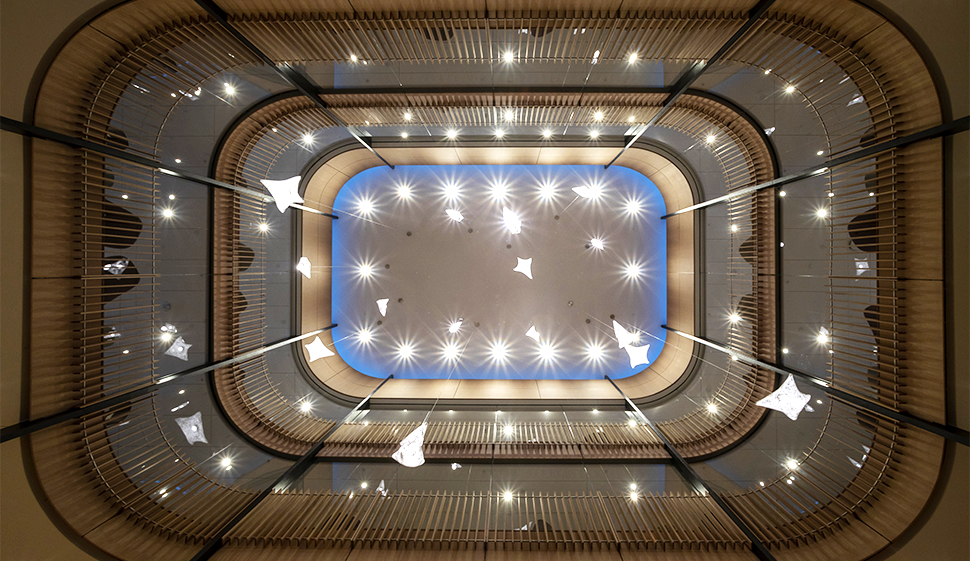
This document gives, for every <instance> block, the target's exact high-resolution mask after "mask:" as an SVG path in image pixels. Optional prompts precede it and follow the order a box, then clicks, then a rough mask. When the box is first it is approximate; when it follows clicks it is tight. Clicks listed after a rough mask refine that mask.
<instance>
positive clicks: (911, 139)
mask: <svg viewBox="0 0 970 561" xmlns="http://www.w3.org/2000/svg"><path fill="white" fill-rule="evenodd" d="M968 128H970V117H963V118H961V119H955V120H953V121H950V122H949V123H943V124H942V125H937V126H935V127H930V128H928V129H923V130H921V131H919V132H914V133H913V134H908V135H906V136H901V137H899V138H895V139H893V140H887V141H886V142H882V143H879V144H875V145H873V146H869V147H868V148H863V149H861V150H856V151H854V152H851V153H849V154H846V155H844V156H839V157H838V158H832V159H831V160H828V161H827V162H825V163H824V164H821V165H819V166H817V167H813V168H811V169H808V170H805V171H803V172H800V173H796V174H793V175H786V176H785V177H779V178H778V179H772V180H771V181H767V182H765V183H760V184H758V185H752V186H751V187H745V188H744V189H738V190H737V191H732V192H731V193H729V194H727V195H724V196H721V197H717V198H714V199H711V200H709V201H704V202H703V203H698V204H696V205H693V206H689V207H687V208H682V209H680V210H678V211H675V212H671V213H670V214H665V215H663V216H661V218H664V219H666V218H670V217H671V216H677V215H678V214H684V213H685V212H692V211H695V210H697V209H701V208H706V207H709V206H712V205H716V204H721V203H724V202H727V201H730V200H731V199H737V198H739V197H744V196H746V195H749V194H751V193H755V192H757V191H761V190H762V189H771V188H774V187H782V186H784V185H788V184H789V183H795V182H796V181H801V180H803V179H808V178H809V177H814V176H816V175H821V174H823V173H825V172H827V171H828V170H830V169H831V168H834V167H837V166H844V165H845V164H851V163H852V162H858V161H860V160H865V159H868V158H871V157H873V156H875V155H876V154H879V153H880V152H885V151H887V150H893V149H895V148H903V147H904V146H909V145H910V144H915V143H917V142H922V141H924V140H930V139H933V138H939V137H941V136H950V135H953V134H957V133H959V132H964V131H966V130H967V129H968Z"/></svg>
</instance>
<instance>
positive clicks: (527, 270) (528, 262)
mask: <svg viewBox="0 0 970 561" xmlns="http://www.w3.org/2000/svg"><path fill="white" fill-rule="evenodd" d="M516 259H518V260H519V264H518V265H516V266H515V268H514V269H512V270H513V271H516V272H518V273H522V274H523V275H525V276H527V277H529V279H530V280H531V279H532V258H531V257H530V258H528V259H522V258H521V257H516Z"/></svg>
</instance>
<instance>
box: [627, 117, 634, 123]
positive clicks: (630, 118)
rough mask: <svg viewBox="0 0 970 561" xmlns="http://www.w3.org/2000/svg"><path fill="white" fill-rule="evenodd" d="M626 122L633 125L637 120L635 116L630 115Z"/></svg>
mask: <svg viewBox="0 0 970 561" xmlns="http://www.w3.org/2000/svg"><path fill="white" fill-rule="evenodd" d="M626 120H627V122H628V123H632V122H633V121H635V120H636V118H635V117H634V116H633V115H630V116H629V117H627V119H626Z"/></svg>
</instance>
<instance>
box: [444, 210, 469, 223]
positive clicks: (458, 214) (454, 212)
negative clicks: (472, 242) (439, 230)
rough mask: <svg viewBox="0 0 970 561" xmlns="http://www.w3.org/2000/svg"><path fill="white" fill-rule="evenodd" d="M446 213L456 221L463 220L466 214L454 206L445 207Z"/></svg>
mask: <svg viewBox="0 0 970 561" xmlns="http://www.w3.org/2000/svg"><path fill="white" fill-rule="evenodd" d="M445 214H447V215H448V218H450V219H452V220H454V221H455V222H461V221H462V220H464V219H465V216H464V215H463V214H462V213H461V212H460V211H458V210H455V209H453V208H448V209H445Z"/></svg>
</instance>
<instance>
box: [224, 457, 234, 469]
mask: <svg viewBox="0 0 970 561" xmlns="http://www.w3.org/2000/svg"><path fill="white" fill-rule="evenodd" d="M221 463H222V467H224V468H226V469H229V468H231V467H232V460H231V459H230V458H223V459H222V462H221Z"/></svg>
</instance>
